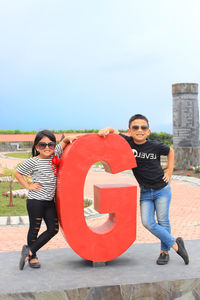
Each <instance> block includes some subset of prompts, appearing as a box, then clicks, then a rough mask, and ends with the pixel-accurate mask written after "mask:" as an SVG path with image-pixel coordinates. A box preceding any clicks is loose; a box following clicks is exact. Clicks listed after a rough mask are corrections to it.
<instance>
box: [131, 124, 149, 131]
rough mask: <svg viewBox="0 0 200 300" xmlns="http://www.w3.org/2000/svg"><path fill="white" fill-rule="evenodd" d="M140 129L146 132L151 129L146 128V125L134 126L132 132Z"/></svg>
mask: <svg viewBox="0 0 200 300" xmlns="http://www.w3.org/2000/svg"><path fill="white" fill-rule="evenodd" d="M139 128H140V129H142V130H144V131H146V130H148V129H149V127H148V126H146V125H142V126H139V125H133V126H132V127H131V129H132V130H138V129H139Z"/></svg>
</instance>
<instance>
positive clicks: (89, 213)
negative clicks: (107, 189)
mask: <svg viewBox="0 0 200 300" xmlns="http://www.w3.org/2000/svg"><path fill="white" fill-rule="evenodd" d="M84 216H85V218H89V217H98V216H100V214H99V213H98V212H97V211H96V210H95V209H94V207H93V206H92V205H91V206H89V207H86V208H84ZM101 216H102V214H101ZM28 224H29V218H28V216H7V217H0V227H1V226H18V225H28ZM43 224H44V222H42V225H43Z"/></svg>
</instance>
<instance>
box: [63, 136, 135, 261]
mask: <svg viewBox="0 0 200 300" xmlns="http://www.w3.org/2000/svg"><path fill="white" fill-rule="evenodd" d="M97 161H104V162H105V165H106V167H107V170H109V171H110V172H111V173H118V172H121V171H123V170H127V169H131V168H133V167H136V161H135V157H134V155H133V152H132V150H131V148H130V146H129V145H128V143H127V142H126V141H125V140H124V139H123V138H122V137H120V136H119V135H115V134H111V135H108V136H107V137H106V138H102V137H100V136H98V134H92V135H85V136H82V137H80V138H78V140H76V141H75V142H74V143H72V144H71V145H69V146H68V147H67V148H66V149H65V151H64V153H63V155H62V159H61V163H60V168H59V172H58V183H57V210H58V215H59V220H60V224H61V228H62V231H63V234H64V236H65V238H66V240H67V242H68V243H69V245H70V247H71V248H72V249H73V250H74V251H75V252H76V253H77V254H78V255H80V256H81V257H83V258H84V259H87V260H91V261H93V262H105V261H109V260H112V259H114V258H116V257H118V256H119V255H121V254H122V253H123V252H125V251H126V250H127V249H128V247H129V246H130V245H131V244H132V243H133V242H134V241H135V239H136V202H137V194H136V187H135V186H131V185H96V186H95V188H94V201H95V209H96V210H98V211H99V212H100V213H109V217H108V220H107V221H106V222H105V223H104V224H103V225H101V226H99V227H98V228H95V229H94V228H92V227H88V225H87V223H86V221H85V217H84V204H83V197H84V182H85V179H86V176H87V173H88V171H89V169H90V167H91V166H92V165H93V164H94V163H95V162H97Z"/></svg>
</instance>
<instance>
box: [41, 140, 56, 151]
mask: <svg viewBox="0 0 200 300" xmlns="http://www.w3.org/2000/svg"><path fill="white" fill-rule="evenodd" d="M46 146H48V147H49V149H51V150H54V149H55V147H56V143H54V142H50V143H48V144H47V143H44V142H39V143H38V148H39V149H40V150H44V149H45V148H46Z"/></svg>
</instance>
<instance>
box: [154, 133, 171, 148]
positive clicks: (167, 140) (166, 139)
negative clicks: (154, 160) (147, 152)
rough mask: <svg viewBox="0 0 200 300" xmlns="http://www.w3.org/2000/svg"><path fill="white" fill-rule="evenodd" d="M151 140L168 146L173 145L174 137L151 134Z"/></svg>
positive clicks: (163, 134) (168, 134)
mask: <svg viewBox="0 0 200 300" xmlns="http://www.w3.org/2000/svg"><path fill="white" fill-rule="evenodd" d="M149 139H150V140H157V141H160V142H162V143H164V144H166V145H168V146H171V145H173V135H172V134H170V133H166V132H160V133H157V132H151V133H150V135H149Z"/></svg>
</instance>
